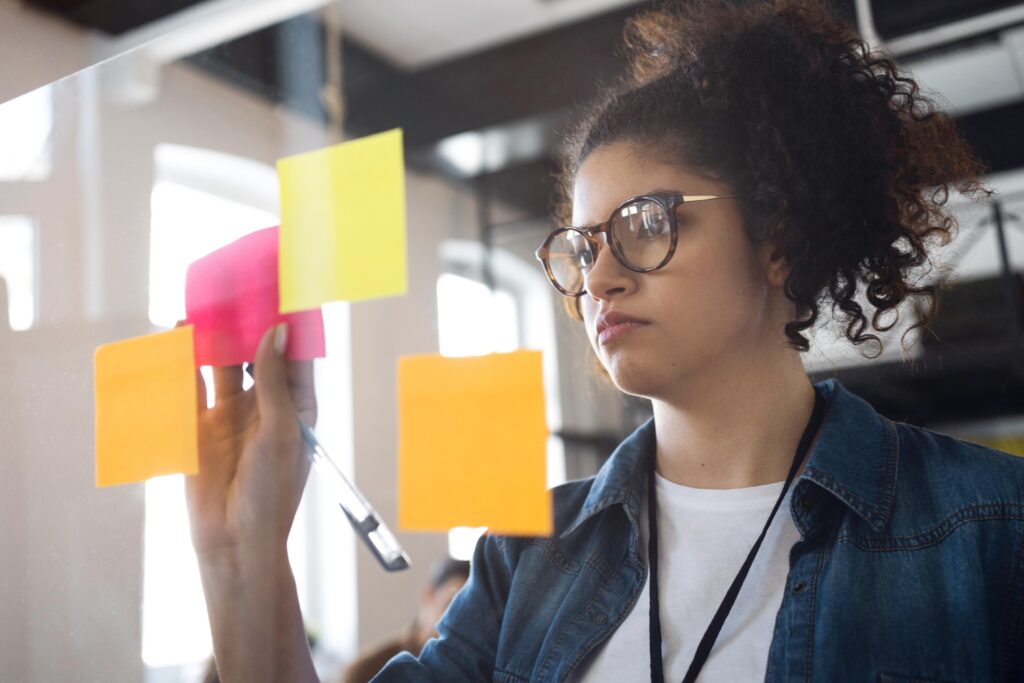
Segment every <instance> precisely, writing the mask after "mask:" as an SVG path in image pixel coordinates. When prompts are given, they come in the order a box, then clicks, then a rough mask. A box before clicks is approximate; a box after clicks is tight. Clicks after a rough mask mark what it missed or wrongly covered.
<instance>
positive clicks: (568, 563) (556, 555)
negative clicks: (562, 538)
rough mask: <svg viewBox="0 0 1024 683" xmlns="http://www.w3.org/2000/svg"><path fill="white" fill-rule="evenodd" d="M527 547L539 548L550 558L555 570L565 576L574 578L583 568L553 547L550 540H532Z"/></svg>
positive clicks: (560, 550)
mask: <svg viewBox="0 0 1024 683" xmlns="http://www.w3.org/2000/svg"><path fill="white" fill-rule="evenodd" d="M529 545H531V546H537V547H539V548H541V549H542V550H543V551H544V552H545V553H546V554H547V555H548V557H550V558H551V561H552V562H553V563H554V565H555V568H556V569H558V571H560V572H562V573H563V574H566V575H567V576H576V575H577V574H579V573H580V569H581V568H582V567H583V563H582V562H580V561H579V560H573V559H570V558H569V557H568V555H566V554H565V553H563V552H562V549H561V548H559V547H558V546H557V545H555V543H554V542H553V541H551V540H550V539H534V540H531V541H530V542H529Z"/></svg>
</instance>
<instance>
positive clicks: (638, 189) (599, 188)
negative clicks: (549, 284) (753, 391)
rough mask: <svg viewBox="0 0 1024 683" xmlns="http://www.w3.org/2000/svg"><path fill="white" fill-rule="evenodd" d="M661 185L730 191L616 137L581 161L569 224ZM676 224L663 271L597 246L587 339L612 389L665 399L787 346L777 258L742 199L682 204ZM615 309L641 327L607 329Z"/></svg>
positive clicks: (697, 191) (594, 217)
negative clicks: (751, 223) (763, 243)
mask: <svg viewBox="0 0 1024 683" xmlns="http://www.w3.org/2000/svg"><path fill="white" fill-rule="evenodd" d="M665 190H671V191H678V192H680V193H682V194H684V195H729V194H733V191H732V188H730V187H729V186H727V185H725V184H724V183H721V182H716V181H714V180H710V179H708V178H707V177H704V176H702V175H700V174H698V173H697V172H695V171H693V170H688V169H686V168H685V167H681V166H679V165H675V164H668V163H665V162H663V161H659V160H658V159H657V158H656V156H655V155H654V154H652V153H650V152H649V151H647V150H646V149H645V148H644V147H642V146H639V145H637V144H635V143H630V142H617V143H613V144H608V145H604V146H602V147H599V148H597V149H596V150H594V151H593V152H592V153H591V154H590V156H588V157H587V159H586V160H585V161H584V162H583V164H582V166H581V167H580V169H579V172H578V174H577V176H576V181H575V185H574V188H573V225H577V226H591V225H595V224H598V223H602V222H604V221H606V220H608V216H609V215H610V214H611V212H612V211H613V210H614V209H615V208H616V207H617V206H618V205H619V204H621V203H622V202H623V201H625V200H627V199H630V198H631V197H635V196H637V195H642V194H650V193H652V192H654V191H665ZM677 223H678V227H679V241H678V245H677V247H676V251H675V254H674V256H673V257H672V260H671V261H669V262H668V264H667V265H665V266H664V267H663V268H661V269H660V270H657V271H654V272H650V273H636V272H633V271H631V270H629V269H628V268H626V267H625V266H623V265H622V264H621V263H619V261H618V260H617V259H616V258H615V256H614V255H613V254H612V252H611V250H610V249H608V248H607V245H606V243H605V242H604V237H603V236H599V237H598V239H599V241H600V243H601V249H600V252H599V254H598V258H597V261H596V262H595V264H594V266H593V268H592V269H591V270H590V271H589V273H588V274H587V276H586V283H585V286H586V290H587V292H586V293H585V294H584V295H583V296H582V297H581V302H580V303H581V309H582V312H583V318H584V322H585V324H586V329H587V337H588V338H589V339H590V343H591V344H592V345H593V347H594V350H595V351H596V352H597V356H598V358H599V359H600V360H601V363H602V364H603V365H604V367H605V369H606V370H607V371H608V373H609V374H610V375H611V378H612V380H613V381H614V382H615V384H616V386H618V387H619V389H621V390H622V391H624V392H626V393H629V394H634V395H637V396H646V397H648V398H655V399H663V400H667V399H670V398H671V396H672V395H673V394H675V393H677V392H678V390H679V389H680V388H681V387H682V386H685V385H684V384H680V383H681V382H684V383H685V382H687V381H690V382H691V383H693V382H696V384H697V385H700V384H701V383H700V382H699V381H697V380H699V379H700V377H701V376H707V373H713V376H719V377H724V376H725V375H724V374H722V372H723V370H726V369H729V368H730V366H733V367H735V366H736V363H737V362H739V363H740V365H742V362H743V360H744V359H747V360H749V359H750V358H753V357H756V355H757V354H756V352H757V351H758V350H759V349H763V348H764V345H765V344H770V343H778V344H780V345H781V344H783V343H784V335H783V334H782V331H783V325H784V323H785V320H779V317H780V315H785V314H786V313H785V312H786V309H787V306H786V304H785V301H784V299H780V297H782V293H781V287H780V285H781V281H782V279H783V278H784V274H783V273H782V272H781V263H780V262H779V261H773V262H771V263H769V258H768V253H769V250H768V247H761V248H756V247H754V246H753V245H752V244H751V242H750V240H749V239H748V238H747V236H746V233H745V232H744V230H743V223H742V219H741V217H740V211H739V206H738V204H737V202H736V201H735V200H733V199H715V200H711V201H704V202H694V203H692V204H685V203H684V204H683V205H682V206H680V207H679V209H678V210H677ZM790 310H791V309H790ZM612 312H614V313H616V314H625V315H627V316H629V317H631V318H635V319H638V320H640V321H643V324H639V325H635V324H627V325H625V326H623V327H621V328H617V327H616V328H611V329H609V328H606V327H605V321H603V320H602V319H601V318H600V316H604V315H608V314H609V313H612ZM599 325H600V326H601V328H602V329H603V330H604V331H603V334H600V336H599V332H601V330H600V329H599ZM762 356H763V355H762Z"/></svg>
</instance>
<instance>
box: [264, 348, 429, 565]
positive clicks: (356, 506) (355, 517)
mask: <svg viewBox="0 0 1024 683" xmlns="http://www.w3.org/2000/svg"><path fill="white" fill-rule="evenodd" d="M255 368H256V366H255V365H254V364H253V363H246V364H245V371H246V372H247V373H249V376H250V377H252V378H253V379H254V380H255V379H256V373H255ZM295 419H296V420H297V421H298V423H299V433H300V434H301V435H302V441H303V443H304V444H306V454H307V455H308V456H309V459H310V460H311V461H312V462H313V464H314V465H315V466H316V470H317V472H319V473H320V474H322V475H324V478H325V479H326V480H327V481H330V482H331V486H332V487H333V488H334V489H335V494H336V495H337V497H338V505H339V506H340V507H341V510H342V512H344V513H345V517H347V518H348V521H349V523H350V524H351V525H352V528H353V529H355V531H356V533H357V534H359V537H360V538H362V539H363V542H364V543H365V544H366V545H367V547H369V548H370V551H371V552H372V553H373V555H374V557H376V558H377V561H378V562H380V564H381V566H382V567H384V569H386V570H388V571H389V572H394V571H400V570H402V569H407V568H408V567H409V566H410V564H411V561H410V560H409V556H408V555H407V554H406V553H405V551H404V550H403V549H402V546H401V545H400V544H399V543H398V539H397V538H395V535H394V534H393V533H391V530H390V529H388V527H387V525H386V524H385V523H384V520H382V519H381V518H380V515H378V514H377V512H376V510H374V509H373V506H371V505H370V503H369V501H367V500H366V497H365V496H364V495H363V494H362V493H361V492H360V491H359V489H357V488H356V487H355V486H354V485H353V484H352V482H350V481H349V480H348V477H346V476H345V475H344V473H342V471H341V468H339V467H338V465H337V464H336V463H335V462H334V460H332V459H331V456H330V455H328V454H327V451H326V450H324V447H323V446H322V445H321V444H320V441H319V440H318V439H317V438H316V433H315V432H314V431H313V429H312V428H311V427H310V426H309V425H307V424H306V423H305V422H303V421H302V419H301V418H299V417H298V416H296V418H295Z"/></svg>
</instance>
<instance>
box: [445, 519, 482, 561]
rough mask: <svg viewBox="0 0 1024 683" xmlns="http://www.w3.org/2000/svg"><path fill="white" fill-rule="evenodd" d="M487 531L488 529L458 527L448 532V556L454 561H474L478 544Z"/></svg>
mask: <svg viewBox="0 0 1024 683" xmlns="http://www.w3.org/2000/svg"><path fill="white" fill-rule="evenodd" d="M485 531H487V527H485V526H478V527H471V526H457V527H455V528H454V529H452V530H451V531H449V532H448V554H449V555H451V556H452V559H454V560H466V561H469V560H472V559H473V551H474V550H476V542H477V541H479V540H480V537H481V536H483V535H484V532H485Z"/></svg>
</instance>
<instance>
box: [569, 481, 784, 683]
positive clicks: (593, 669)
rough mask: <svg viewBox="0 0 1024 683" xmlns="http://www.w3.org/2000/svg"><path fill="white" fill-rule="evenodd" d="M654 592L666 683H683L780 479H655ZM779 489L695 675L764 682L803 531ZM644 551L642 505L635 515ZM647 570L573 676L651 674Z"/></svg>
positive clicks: (595, 677)
mask: <svg viewBox="0 0 1024 683" xmlns="http://www.w3.org/2000/svg"><path fill="white" fill-rule="evenodd" d="M656 482H657V484H656V485H657V487H658V589H659V592H660V594H661V595H660V600H661V605H660V607H661V613H660V617H661V635H662V654H663V657H662V661H663V662H664V672H665V681H666V683H670V682H672V681H681V680H683V676H685V675H686V670H687V669H688V668H689V666H690V662H691V661H692V660H693V653H694V652H695V651H696V649H697V644H698V643H699V642H700V639H701V638H702V637H703V635H704V631H705V630H706V629H707V627H708V624H710V623H711V619H712V617H713V616H714V614H715V611H716V610H717V609H718V606H719V604H721V602H722V598H723V597H725V593H726V591H727V590H728V589H729V586H730V584H732V581H733V579H734V578H736V573H737V572H738V571H739V569H740V567H741V566H742V565H743V561H744V560H745V559H746V557H747V553H749V552H750V548H751V547H752V546H753V545H754V541H756V540H757V536H758V534H760V533H761V529H763V528H764V523H765V521H767V519H768V515H769V513H770V512H771V509H772V506H773V505H774V504H775V500H776V499H777V498H778V496H779V492H780V491H782V482H779V483H777V484H766V485H764V486H754V487H751V488H744V489H695V488H690V487H688V486H680V485H679V484H675V483H673V482H670V481H668V480H667V479H664V478H663V477H661V476H658V477H657V479H656ZM791 492H792V489H790V492H789V493H787V494H786V499H785V500H784V501H783V504H782V506H781V507H780V508H779V511H778V512H777V513H776V514H775V519H774V520H772V526H771V528H770V529H769V530H768V534H767V535H766V536H765V539H764V542H763V543H762V544H761V549H760V551H758V553H757V557H756V558H755V559H754V564H753V565H752V566H751V568H750V573H749V574H747V579H746V581H744V582H743V588H742V589H741V590H740V593H739V596H738V597H737V598H736V603H735V604H734V605H733V608H732V611H730V612H729V616H728V617H727V618H726V620H725V625H724V626H723V627H722V631H721V633H719V635H718V639H717V640H716V641H715V646H714V648H712V650H711V654H710V655H709V656H708V659H707V662H705V664H704V668H703V669H702V670H701V674H700V676H699V677H698V681H703V682H705V683H713V682H716V681H730V682H732V681H757V680H764V676H765V670H766V668H767V665H768V649H769V647H770V646H771V640H772V633H773V631H774V629H775V615H776V613H777V612H778V610H779V606H780V605H781V604H782V592H783V590H784V589H785V585H786V575H787V573H788V571H789V551H790V549H791V548H792V546H793V544H794V543H796V542H797V541H798V540H799V539H800V532H799V531H798V530H797V528H796V525H795V524H794V523H793V518H792V516H791V515H790V512H789V497H790V494H791ZM640 529H641V533H640V535H641V547H642V548H643V552H642V555H643V557H645V558H646V556H647V538H648V533H649V532H648V524H647V502H646V500H644V502H643V505H642V515H641V524H640ZM649 619H650V574H648V580H647V583H646V584H645V585H644V588H643V592H641V593H640V597H639V599H638V600H637V602H636V605H634V606H633V609H632V611H630V613H629V614H628V615H627V616H626V618H625V620H624V621H623V622H622V624H620V625H619V628H618V629H616V630H615V632H614V633H613V634H612V635H611V636H609V638H608V640H606V641H605V642H604V643H602V644H601V645H600V646H599V647H598V648H597V649H596V650H595V651H594V652H593V653H591V654H590V656H588V657H587V659H586V660H585V661H584V662H582V663H581V665H580V668H579V669H578V670H577V671H576V675H575V677H574V680H575V681H579V682H586V683H591V682H595V681H602V682H603V681H608V682H612V681H614V682H615V683H619V682H620V681H645V680H650V671H651V669H650V655H649V652H650V635H649V633H650V621H649Z"/></svg>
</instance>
